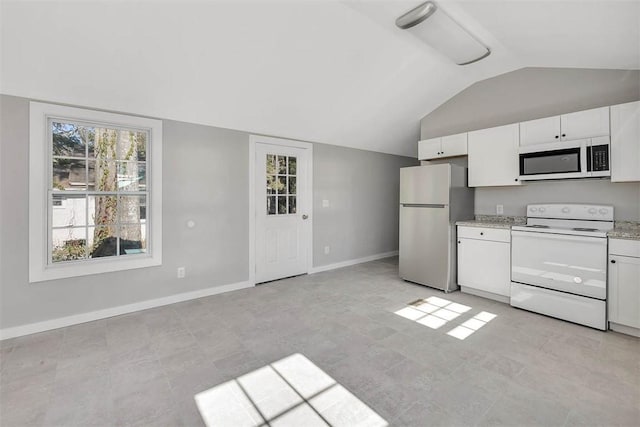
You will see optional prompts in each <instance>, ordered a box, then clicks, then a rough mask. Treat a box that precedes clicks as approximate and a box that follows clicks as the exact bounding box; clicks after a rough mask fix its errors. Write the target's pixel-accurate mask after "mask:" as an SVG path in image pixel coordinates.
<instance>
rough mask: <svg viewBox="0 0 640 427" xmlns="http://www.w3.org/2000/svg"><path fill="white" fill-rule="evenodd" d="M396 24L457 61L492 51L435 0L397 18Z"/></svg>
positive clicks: (468, 61)
mask: <svg viewBox="0 0 640 427" xmlns="http://www.w3.org/2000/svg"><path fill="white" fill-rule="evenodd" d="M423 21H426V22H424V23H423ZM396 25H397V26H398V27H399V28H402V29H403V30H407V31H409V32H410V33H412V34H414V35H415V36H416V37H418V38H420V39H421V40H423V41H425V42H427V43H428V44H429V45H431V46H432V47H433V48H434V49H436V50H437V51H439V52H440V53H442V54H443V55H445V56H447V57H448V58H450V59H451V60H453V62H455V63H456V64H458V65H467V64H471V63H473V62H476V61H480V60H481V59H483V58H486V57H487V56H489V54H491V50H489V48H488V47H486V46H485V45H483V44H482V43H480V42H479V41H478V40H477V39H476V38H475V37H473V36H472V35H471V34H470V33H469V32H468V31H467V30H465V29H464V28H463V27H461V26H460V25H459V24H458V23H457V22H456V21H454V20H453V19H451V17H450V16H449V15H447V14H446V13H445V12H444V11H443V10H442V9H440V8H438V6H437V5H436V4H435V3H434V2H432V1H428V2H425V3H422V4H421V5H419V6H418V7H415V8H413V9H411V10H410V11H408V12H407V13H405V14H404V15H402V16H401V17H399V18H398V19H396Z"/></svg>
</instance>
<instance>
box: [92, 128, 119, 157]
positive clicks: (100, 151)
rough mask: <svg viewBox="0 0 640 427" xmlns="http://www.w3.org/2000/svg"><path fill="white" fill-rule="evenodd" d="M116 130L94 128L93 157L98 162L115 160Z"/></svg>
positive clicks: (116, 147) (116, 146)
mask: <svg viewBox="0 0 640 427" xmlns="http://www.w3.org/2000/svg"><path fill="white" fill-rule="evenodd" d="M118 133H119V132H118V130H117V129H111V128H102V127H96V128H95V144H94V148H93V156H92V157H95V158H96V159H98V160H103V161H106V160H115V159H116V157H117V150H118V139H119V136H118Z"/></svg>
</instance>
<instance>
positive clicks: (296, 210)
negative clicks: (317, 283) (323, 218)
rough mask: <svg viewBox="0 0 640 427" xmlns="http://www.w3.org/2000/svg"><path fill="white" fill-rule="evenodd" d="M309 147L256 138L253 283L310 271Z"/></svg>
mask: <svg viewBox="0 0 640 427" xmlns="http://www.w3.org/2000/svg"><path fill="white" fill-rule="evenodd" d="M310 151H311V150H310V149H305V148H295V147H290V146H281V145H272V144H264V143H256V148H255V169H254V170H255V224H256V228H255V255H256V256H255V281H256V283H260V282H267V281H270V280H276V279H281V278H284V277H290V276H296V275H299V274H304V273H307V272H308V269H309V267H310V266H309V262H308V260H309V257H308V255H309V254H308V252H309V251H310V249H309V248H310V245H309V243H310V239H311V227H310V225H311V221H310V218H309V215H310V211H311V204H310V198H309V194H310V193H309V192H310V188H309V182H310V176H309V162H310V155H309V153H310Z"/></svg>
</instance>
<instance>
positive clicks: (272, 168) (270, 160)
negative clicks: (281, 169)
mask: <svg viewBox="0 0 640 427" xmlns="http://www.w3.org/2000/svg"><path fill="white" fill-rule="evenodd" d="M276 173H278V171H277V170H276V156H275V155H274V154H267V175H275V174H276Z"/></svg>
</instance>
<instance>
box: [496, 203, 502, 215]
mask: <svg viewBox="0 0 640 427" xmlns="http://www.w3.org/2000/svg"><path fill="white" fill-rule="evenodd" d="M496 214H498V215H503V214H504V205H496Z"/></svg>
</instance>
